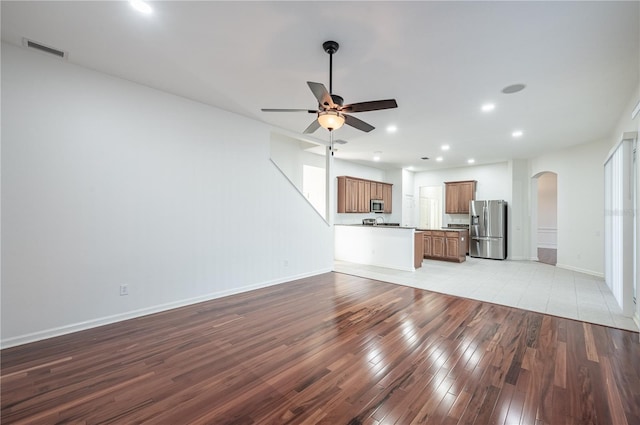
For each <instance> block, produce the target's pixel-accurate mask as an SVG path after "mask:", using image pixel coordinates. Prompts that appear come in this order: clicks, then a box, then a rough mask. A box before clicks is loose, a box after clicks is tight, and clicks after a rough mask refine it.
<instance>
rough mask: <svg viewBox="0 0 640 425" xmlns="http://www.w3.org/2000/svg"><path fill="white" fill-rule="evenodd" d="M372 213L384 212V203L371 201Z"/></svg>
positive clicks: (376, 200) (377, 200) (375, 200)
mask: <svg viewBox="0 0 640 425" xmlns="http://www.w3.org/2000/svg"><path fill="white" fill-rule="evenodd" d="M371 212H373V213H381V212H384V201H381V200H380V199H372V200H371Z"/></svg>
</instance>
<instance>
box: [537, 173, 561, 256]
mask: <svg viewBox="0 0 640 425" xmlns="http://www.w3.org/2000/svg"><path fill="white" fill-rule="evenodd" d="M533 178H534V179H536V181H537V185H536V186H537V192H536V201H537V202H536V218H537V220H536V223H535V227H534V229H535V231H536V240H537V243H536V247H535V248H536V253H537V258H538V261H539V262H541V263H546V264H551V265H553V266H555V265H556V263H557V262H558V175H557V174H556V173H553V172H551V171H545V172H542V173H538V174H536V175H535V176H534V177H533Z"/></svg>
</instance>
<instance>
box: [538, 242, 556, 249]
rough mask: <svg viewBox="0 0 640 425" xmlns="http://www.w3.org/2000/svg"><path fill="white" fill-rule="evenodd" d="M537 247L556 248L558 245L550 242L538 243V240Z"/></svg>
mask: <svg viewBox="0 0 640 425" xmlns="http://www.w3.org/2000/svg"><path fill="white" fill-rule="evenodd" d="M538 248H547V249H558V245H557V244H552V243H539V242H538Z"/></svg>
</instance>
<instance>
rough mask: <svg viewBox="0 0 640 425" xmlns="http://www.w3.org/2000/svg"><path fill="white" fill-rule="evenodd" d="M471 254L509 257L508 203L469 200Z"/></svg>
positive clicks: (502, 258) (474, 255)
mask: <svg viewBox="0 0 640 425" xmlns="http://www.w3.org/2000/svg"><path fill="white" fill-rule="evenodd" d="M469 256H471V257H477V258H493V259H496V260H504V259H505V258H507V203H506V202H505V201H470V202H469Z"/></svg>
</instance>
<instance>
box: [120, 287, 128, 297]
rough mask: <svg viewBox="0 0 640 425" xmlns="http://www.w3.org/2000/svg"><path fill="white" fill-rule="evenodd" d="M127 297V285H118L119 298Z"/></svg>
mask: <svg viewBox="0 0 640 425" xmlns="http://www.w3.org/2000/svg"><path fill="white" fill-rule="evenodd" d="M122 295H129V285H120V296H122Z"/></svg>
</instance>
